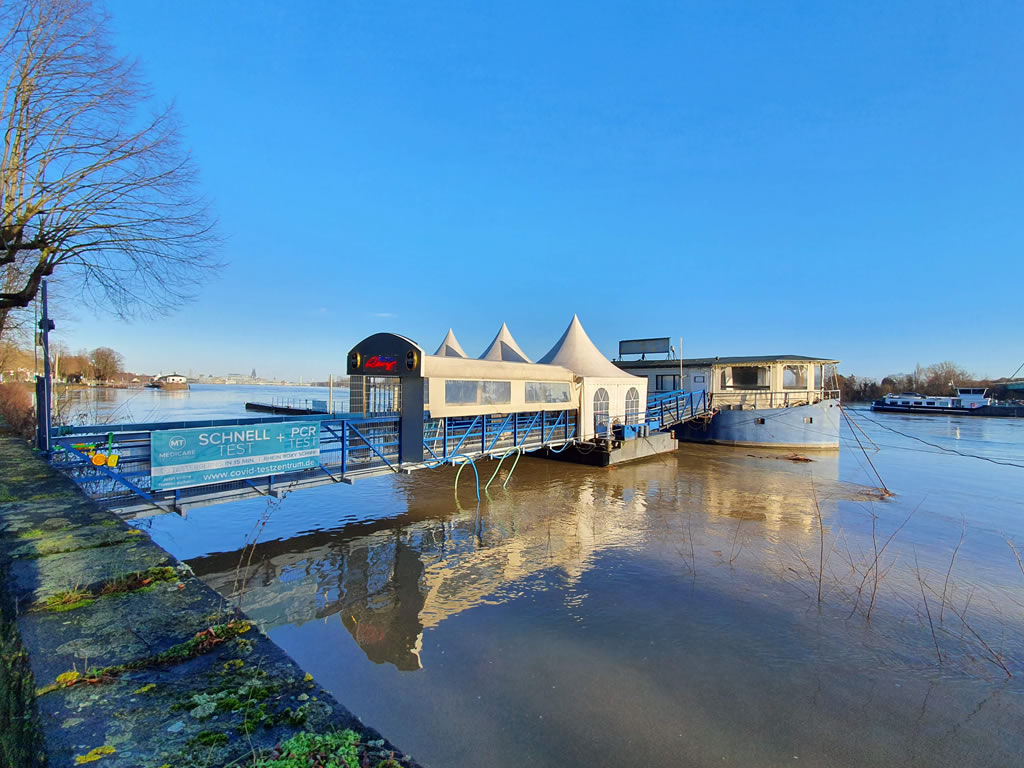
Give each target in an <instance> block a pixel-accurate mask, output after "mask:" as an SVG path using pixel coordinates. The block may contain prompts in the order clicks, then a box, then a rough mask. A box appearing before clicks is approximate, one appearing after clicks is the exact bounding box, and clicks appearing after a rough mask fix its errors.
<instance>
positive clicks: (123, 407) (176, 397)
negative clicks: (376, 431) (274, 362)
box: [55, 384, 348, 424]
mask: <svg viewBox="0 0 1024 768" xmlns="http://www.w3.org/2000/svg"><path fill="white" fill-rule="evenodd" d="M329 396H330V395H329V392H328V388H327V387H291V386H287V387H286V386H228V385H219V384H192V385H190V389H188V390H178V391H174V390H163V389H150V388H148V387H142V388H139V389H113V388H106V387H94V388H88V389H84V388H79V389H70V388H69V389H67V390H61V389H58V392H57V394H56V396H55V400H56V406H55V410H56V412H57V413H59V414H60V415H61V416H63V420H64V421H66V422H67V423H71V424H127V423H148V422H153V421H174V420H186V419H196V420H198V419H220V418H224V419H226V418H230V417H233V416H241V417H244V416H266V415H267V414H265V413H258V412H252V411H246V410H245V404H246V403H247V402H254V403H271V402H273V401H275V400H286V401H287V400H291V401H302V400H312V399H316V400H327V399H328V398H329ZM333 397H334V402H335V410H338V411H340V410H344V408H343V407H342V406H344V405H345V403H347V402H348V391H347V390H344V389H341V388H340V387H336V388H335V389H334V395H333Z"/></svg>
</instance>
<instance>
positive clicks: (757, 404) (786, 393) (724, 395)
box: [711, 389, 839, 410]
mask: <svg viewBox="0 0 1024 768" xmlns="http://www.w3.org/2000/svg"><path fill="white" fill-rule="evenodd" d="M838 399H839V390H838V389H784V390H768V389H764V390H743V391H738V392H715V393H714V394H713V395H712V396H711V402H712V404H713V405H714V407H715V408H718V409H720V410H745V409H753V408H790V407H792V406H796V405H808V404H814V403H820V402H821V401H822V400H838Z"/></svg>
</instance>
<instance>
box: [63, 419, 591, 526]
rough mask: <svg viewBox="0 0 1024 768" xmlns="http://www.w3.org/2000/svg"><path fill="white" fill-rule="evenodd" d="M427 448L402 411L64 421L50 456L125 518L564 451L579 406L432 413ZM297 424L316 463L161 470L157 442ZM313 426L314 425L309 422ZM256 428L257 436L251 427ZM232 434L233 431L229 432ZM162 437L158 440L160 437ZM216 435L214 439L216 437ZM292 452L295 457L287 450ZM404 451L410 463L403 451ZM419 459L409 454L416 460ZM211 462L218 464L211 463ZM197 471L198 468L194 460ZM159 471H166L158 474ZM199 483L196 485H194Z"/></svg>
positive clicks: (265, 431) (284, 429) (263, 432)
mask: <svg viewBox="0 0 1024 768" xmlns="http://www.w3.org/2000/svg"><path fill="white" fill-rule="evenodd" d="M421 418H424V424H423V438H422V445H420V446H419V447H418V448H417V449H409V448H408V447H405V446H403V444H402V431H401V428H400V422H401V417H400V416H399V415H396V414H381V415H346V416H343V417H340V418H339V417H338V416H333V415H331V416H328V415H322V416H315V415H314V416H291V417H288V416H285V417H254V418H241V419H219V420H204V421H180V422H170V423H146V424H112V425H92V426H73V427H59V428H54V429H53V430H52V438H51V439H52V446H53V449H52V451H51V455H50V459H51V462H52V463H53V465H54V466H55V467H57V468H58V469H60V470H62V471H64V472H65V473H66V474H67V475H68V476H69V477H71V478H72V479H73V480H74V481H75V482H76V483H77V484H78V485H79V486H80V487H81V488H82V490H83V491H84V492H85V493H86V494H87V495H88V496H90V497H91V498H93V499H95V500H96V501H98V502H99V503H101V504H103V505H104V506H106V507H108V508H110V509H113V510H115V511H118V512H121V513H123V514H126V515H130V516H134V517H141V516H146V515H150V514H162V513H164V512H168V511H175V512H179V513H182V512H184V511H186V510H187V509H191V508H196V507H202V506H208V505H211V504H219V503H223V502H227V501H233V500H236V499H242V498H250V497H254V496H267V497H271V498H276V497H280V496H283V495H284V494H286V493H288V492H291V491H293V490H297V489H300V488H309V487H314V486H318V485H324V484H328V483H339V482H345V483H352V482H354V481H355V480H359V479H364V478H371V477H378V476H381V475H388V474H393V473H396V472H400V471H406V472H411V471H415V470H418V469H423V468H425V467H437V466H440V465H442V464H444V463H448V462H451V461H462V460H467V459H469V460H474V459H477V458H480V457H483V456H501V455H502V454H504V453H506V452H507V451H509V450H510V449H518V450H520V451H532V450H537V449H540V448H544V447H552V448H560V447H562V446H564V445H565V444H566V443H569V442H572V441H574V440H575V439H576V436H577V415H576V411H575V410H564V411H532V412H520V413H512V414H480V415H477V416H470V417H449V418H430V416H429V413H426V414H424V416H423V417H421ZM297 425H307V428H309V429H312V430H315V432H316V439H315V441H313V442H314V443H315V445H316V450H315V451H314V450H313V449H308V450H307V451H305V453H307V454H312V455H311V456H308V457H306V463H307V464H309V465H310V466H307V467H304V468H301V469H298V470H289V469H287V466H288V465H287V462H286V461H282V462H281V464H280V466H282V467H285V469H283V470H282V471H279V472H275V473H272V474H264V475H254V476H251V477H240V478H238V479H232V478H231V471H232V470H231V467H237V466H245V465H244V464H242V465H239V464H238V463H236V462H232V461H225V462H214V463H219V464H227V465H228V467H227V468H221V467H219V466H218V467H217V468H216V469H215V470H214V471H210V472H209V473H207V474H201V472H204V471H205V469H201V470H200V474H197V475H196V476H195V477H194V478H192V479H191V480H189V484H186V485H183V486H182V487H176V488H168V487H162V483H161V480H160V478H161V477H162V475H161V473H162V472H163V471H164V469H163V468H162V467H160V466H157V468H156V469H154V461H153V459H154V455H153V452H154V442H156V443H157V444H158V445H165V444H167V443H168V441H169V440H175V439H184V438H183V436H192V435H193V433H198V434H206V435H207V442H210V439H211V436H213V437H218V436H219V437H220V441H221V442H226V441H227V439H228V438H229V437H233V436H239V439H238V440H237V441H235V442H234V444H235V445H239V446H244V444H245V443H246V440H247V438H249V437H255V439H258V438H260V437H261V436H262V437H264V438H265V437H267V436H268V435H271V434H272V433H275V432H276V433H279V435H283V434H287V433H288V432H289V431H290V430H293V429H295V428H296V426H297ZM309 425H311V426H309ZM250 433H254V434H250ZM225 436H227V437H225ZM154 438H155V439H154ZM279 439H280V437H279ZM214 442H216V440H215V441H214ZM280 455H282V456H286V457H290V456H291V454H280ZM403 456H404V457H406V460H405V461H403V460H402V457H403ZM410 456H414V457H415V458H414V460H412V461H410V460H409V457H410ZM206 463H207V464H209V463H210V462H206ZM186 466H187V467H188V468H189V469H191V468H192V465H186ZM154 477H156V478H158V479H157V480H156V481H154ZM193 481H194V482H193Z"/></svg>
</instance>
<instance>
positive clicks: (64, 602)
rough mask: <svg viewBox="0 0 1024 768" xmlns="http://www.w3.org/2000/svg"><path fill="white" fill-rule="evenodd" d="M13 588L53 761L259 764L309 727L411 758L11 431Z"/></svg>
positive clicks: (9, 604)
mask: <svg viewBox="0 0 1024 768" xmlns="http://www.w3.org/2000/svg"><path fill="white" fill-rule="evenodd" d="M0 590H2V591H3V592H4V594H3V598H4V600H3V603H4V605H6V610H5V612H4V613H5V615H6V616H7V617H8V619H9V618H10V616H11V614H12V612H13V615H14V616H16V617H17V618H16V626H17V630H18V631H19V632H20V636H21V642H22V643H23V644H24V647H25V648H26V649H27V651H28V661H29V665H30V666H31V672H32V673H33V675H34V678H35V682H34V685H35V687H36V689H37V690H38V692H39V693H38V695H37V696H36V699H35V700H36V702H37V704H38V712H39V722H40V724H41V729H42V737H43V741H44V742H45V749H46V752H47V754H48V756H49V764H50V766H56V767H58V768H63V766H74V765H80V764H84V762H86V761H90V762H89V764H90V765H91V764H93V762H92V761H94V762H95V765H97V766H98V767H99V768H115V766H116V767H117V768H122V767H123V768H127V766H132V767H133V768H135V767H142V768H162V767H163V766H174V768H178V767H179V766H185V765H187V766H222V765H226V764H228V763H232V761H235V760H240V762H239V763H238V764H239V765H244V764H245V763H246V762H247V761H246V759H245V758H246V756H252V755H255V754H256V753H257V752H258V751H260V750H263V749H268V748H271V747H273V746H274V745H275V744H277V743H279V742H281V741H282V740H284V739H287V738H289V737H290V736H292V735H294V734H295V733H297V732H300V731H313V732H325V731H330V730H333V729H343V728H351V729H353V730H355V731H357V732H359V733H361V734H362V742H363V744H364V745H366V746H365V748H364V751H365V752H367V754H368V757H369V760H368V762H369V764H370V765H374V766H375V765H376V764H377V763H378V762H379V761H380V760H381V759H382V758H383V757H386V756H388V755H390V754H392V752H393V751H395V752H396V754H395V756H396V757H401V753H400V752H397V751H396V750H394V748H393V747H392V745H390V744H388V743H387V742H385V741H384V740H383V739H382V738H381V736H380V734H378V733H377V732H376V731H374V730H372V729H369V728H367V727H366V726H364V725H363V724H362V723H360V722H359V721H358V720H357V719H356V718H355V717H354V716H353V715H352V714H351V713H350V712H349V711H348V710H346V709H345V708H344V707H343V706H341V705H340V704H339V703H338V702H337V701H335V700H334V698H333V697H332V696H331V695H330V694H329V693H328V692H326V691H325V690H324V689H322V688H321V687H320V686H319V685H318V684H317V683H316V681H315V680H313V679H312V678H311V677H310V676H308V675H306V674H305V673H304V672H303V670H302V669H300V668H299V667H298V666H297V665H296V664H295V662H293V661H292V660H291V659H290V658H289V657H288V656H287V655H286V654H285V653H284V652H283V651H282V650H281V649H280V648H278V647H277V646H276V645H275V644H274V643H273V642H272V641H271V640H270V639H269V638H267V637H266V636H265V635H264V634H262V633H261V632H260V631H259V629H258V628H257V627H255V626H254V625H250V624H249V622H248V621H247V620H246V619H245V617H244V616H242V615H236V614H234V613H232V612H231V610H230V607H229V606H228V605H227V604H226V601H225V600H224V599H223V598H222V597H221V596H220V595H219V594H217V593H216V592H214V591H213V590H212V589H210V588H209V587H207V586H206V585H205V584H203V583H202V582H201V581H200V580H199V579H197V578H195V577H194V576H193V575H192V574H191V571H190V570H189V568H188V566H187V565H184V564H181V563H179V562H177V561H176V560H175V559H174V558H173V557H172V556H171V555H170V554H168V553H167V552H166V551H164V550H163V549H161V548H160V547H158V546H157V545H156V544H155V543H153V541H152V540H151V539H150V538H149V537H148V536H147V535H146V534H145V533H144V532H142V531H139V530H137V529H134V528H131V527H130V526H128V525H127V524H125V523H124V522H123V521H121V520H120V519H119V518H118V517H116V516H115V515H114V514H112V513H111V512H108V511H106V510H104V509H101V508H100V507H98V506H96V505H95V504H94V503H93V502H91V501H90V500H88V499H87V498H86V497H85V496H83V495H82V494H81V493H80V492H79V491H78V489H77V487H76V486H75V485H74V483H72V482H71V481H70V480H68V479H66V478H64V477H63V476H61V475H59V474H57V473H55V472H54V471H52V470H51V469H50V467H49V466H48V465H47V464H46V463H44V462H43V461H41V460H40V459H38V458H37V457H36V456H35V455H34V454H33V453H32V451H31V450H30V449H29V448H28V447H26V445H25V443H24V442H23V441H21V440H19V439H17V438H14V437H10V436H5V435H0ZM0 624H2V622H0ZM8 625H9V626H12V625H13V623H12V622H10V621H8ZM0 642H2V641H0ZM12 642H14V643H16V642H17V638H16V637H15V638H14V639H13V641H12ZM8 644H9V645H10V643H8ZM3 650H7V649H3ZM8 666H9V665H8ZM8 674H16V670H15V672H14V673H11V672H10V671H8ZM4 682H5V681H4V680H0V683H4ZM14 682H15V683H16V682H17V681H14ZM8 683H9V685H10V682H9V681H8ZM22 687H23V689H25V690H28V691H30V690H31V688H30V687H29V684H25V683H24V681H22ZM15 689H16V685H15V686H12V687H10V689H9V690H11V691H14V692H15V693H16V691H15ZM12 696H14V693H12V694H11V695H10V696H8V699H10V698H12ZM28 698H30V696H28ZM15 706H16V705H15ZM8 709H10V706H8ZM30 714H31V713H30ZM31 720H32V718H31V716H29V717H27V718H26V719H23V720H22V721H21V724H22V730H23V731H24V733H23V734H22V735H21V736H20V737H18V738H20V740H21V742H22V748H23V749H24V750H26V751H28V752H31V750H32V749H33V744H32V732H31ZM11 733H14V731H13V730H12V731H11ZM12 738H13V737H12ZM2 757H3V755H0V762H2ZM248 762H251V760H248ZM402 764H403V765H414V763H412V762H411V761H409V760H403V763H402ZM19 768H21V767H20V766H19Z"/></svg>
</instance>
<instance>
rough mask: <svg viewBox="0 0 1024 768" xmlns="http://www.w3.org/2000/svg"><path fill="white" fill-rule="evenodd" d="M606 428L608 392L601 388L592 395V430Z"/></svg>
mask: <svg viewBox="0 0 1024 768" xmlns="http://www.w3.org/2000/svg"><path fill="white" fill-rule="evenodd" d="M606 426H608V390H606V389H605V388H604V387H601V388H600V389H599V390H597V392H595V393H594V429H597V428H598V427H606Z"/></svg>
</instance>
